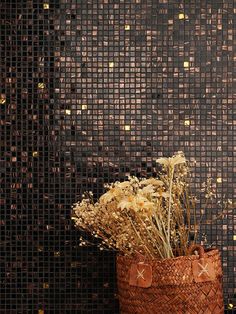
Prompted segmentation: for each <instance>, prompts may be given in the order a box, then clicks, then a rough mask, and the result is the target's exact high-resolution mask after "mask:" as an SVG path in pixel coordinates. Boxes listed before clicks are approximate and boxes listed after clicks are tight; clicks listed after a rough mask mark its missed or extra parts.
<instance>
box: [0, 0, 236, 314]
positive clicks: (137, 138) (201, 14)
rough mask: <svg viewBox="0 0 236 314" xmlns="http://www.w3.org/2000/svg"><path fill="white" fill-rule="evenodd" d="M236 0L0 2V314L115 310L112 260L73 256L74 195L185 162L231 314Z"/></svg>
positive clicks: (235, 235) (94, 253)
mask: <svg viewBox="0 0 236 314" xmlns="http://www.w3.org/2000/svg"><path fill="white" fill-rule="evenodd" d="M235 11H236V3H235V1H234V0H205V1H203V0H201V1H196V0H188V1H187V0H186V1H183V0H180V1H177V0H130V1H128V0H119V1H118V0H110V1H108V0H86V1H84V0H80V1H78V0H54V1H53V0H52V1H51V0H50V1H49V0H45V1H44V2H43V1H41V0H9V1H8V0H2V1H1V3H0V80H1V81H0V82H1V83H0V128H1V133H0V137H1V154H0V162H1V177H0V178H1V179H0V180H1V181H0V182H1V186H0V192H1V197H0V206H1V211H0V215H1V217H0V229H1V239H0V270H1V271H0V277H1V285H0V313H17V314H18V313H22V314H25V313H38V314H43V313H46V314H47V313H82V314H87V313H96V314H97V313H98V314H99V313H108V314H116V313H118V305H117V299H116V287H115V272H114V269H115V268H114V255H113V254H112V253H108V252H107V253H101V252H99V251H98V250H96V249H91V248H90V249H86V248H80V247H79V232H78V231H77V230H76V229H75V228H74V226H73V223H72V222H71V220H70V210H71V208H70V207H71V204H73V203H74V202H75V201H76V200H78V199H79V197H80V195H81V193H82V192H83V191H85V190H88V189H92V190H93V191H94V193H95V195H100V194H101V193H102V191H103V188H102V186H103V183H105V182H111V181H114V180H116V179H123V178H125V177H126V176H127V175H128V174H136V175H139V176H140V175H142V176H147V175H151V174H155V173H156V171H157V169H156V164H155V159H156V158H157V157H159V156H162V155H171V154H173V153H174V152H176V151H178V150H182V151H184V152H185V154H186V156H187V158H188V159H189V160H191V161H194V160H196V164H195V167H194V169H193V180H192V181H193V187H194V190H196V191H200V193H199V197H200V199H201V201H200V202H199V204H198V208H199V209H200V208H202V207H203V206H204V202H205V201H204V192H203V189H204V183H205V182H206V181H207V178H209V177H212V185H213V188H214V190H215V194H216V198H215V199H214V201H213V203H212V204H211V205H208V207H207V208H208V211H207V214H206V215H204V223H205V224H204V227H203V230H202V232H203V233H205V234H206V235H207V240H208V243H214V244H217V245H218V247H219V248H221V251H222V260H223V265H224V274H225V276H224V291H225V303H226V308H228V310H227V312H228V313H231V312H232V311H231V310H230V309H232V308H233V306H234V304H235V306H236V298H235V297H236V280H235V278H236V276H235V262H236V259H235V251H236V250H235V240H236V225H235V216H234V215H233V211H230V212H229V213H228V214H227V215H226V216H224V218H223V219H222V220H218V221H215V222H214V223H213V224H211V225H209V224H208V223H207V221H208V220H209V219H210V218H211V217H215V216H216V215H217V214H218V213H219V212H220V211H221V207H222V204H223V202H224V201H225V200H228V199H229V200H230V201H231V200H232V202H233V201H234V196H235V191H236V189H235V186H234V185H235V183H236V176H235V172H236V170H235V169H236V168H235V164H234V163H235V161H236V153H235V152H236V151H235V147H236V145H235V144H236V133H235V125H236V122H235V121H236V108H235V105H234V104H233V99H235V92H233V79H235V75H234V74H233V73H234V71H235V56H234V41H233V39H234V38H235V37H233V36H234V35H235Z"/></svg>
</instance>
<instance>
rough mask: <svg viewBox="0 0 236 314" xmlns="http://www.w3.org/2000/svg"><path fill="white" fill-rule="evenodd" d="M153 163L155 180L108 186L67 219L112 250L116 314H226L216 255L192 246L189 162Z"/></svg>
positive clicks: (194, 227)
mask: <svg viewBox="0 0 236 314" xmlns="http://www.w3.org/2000/svg"><path fill="white" fill-rule="evenodd" d="M157 163H159V164H160V165H161V167H162V169H161V171H160V173H159V175H158V177H157V178H154V177H151V178H137V177H129V178H128V180H127V181H124V182H115V183H112V184H109V185H107V186H106V187H107V192H106V193H104V194H103V195H102V196H101V197H100V198H99V199H98V201H97V202H95V201H94V200H93V195H92V193H91V192H90V193H87V194H86V195H85V197H84V198H83V199H82V201H80V202H78V203H76V204H74V206H73V217H72V219H73V220H74V222H75V225H76V226H77V227H78V228H79V229H80V230H84V231H86V232H89V233H90V234H92V235H93V236H94V237H96V238H98V239H100V241H98V246H99V247H100V249H101V250H103V249H105V248H108V249H113V250H116V251H117V253H118V254H117V282H118V290H119V300H120V309H121V313H140V314H141V313H150V314H155V313H164V312H166V313H196V314H197V313H216V314H217V313H223V298H222V284H221V280H222V270H221V260H220V255H219V251H218V250H216V249H209V250H204V248H203V247H202V246H199V245H197V244H196V239H197V231H198V225H197V223H196V214H195V197H193V196H192V195H191V193H190V182H189V178H190V176H189V173H190V167H189V163H188V162H187V160H186V158H185V156H184V154H183V153H182V152H179V153H177V154H175V155H174V156H172V157H169V158H159V159H157ZM84 244H87V242H86V240H82V241H81V245H84ZM194 253H195V254H194Z"/></svg>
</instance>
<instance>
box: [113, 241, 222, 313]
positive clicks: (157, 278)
mask: <svg viewBox="0 0 236 314" xmlns="http://www.w3.org/2000/svg"><path fill="white" fill-rule="evenodd" d="M194 251H195V253H196V252H198V254H197V255H196V254H195V255H189V256H180V257H176V258H171V259H165V260H152V261H148V262H146V261H144V260H137V259H131V258H129V257H126V256H117V284H118V294H119V302H120V313H122V314H158V313H160V314H168V313H171V314H175V313H179V314H184V313H186V314H202V313H204V314H221V313H224V305H223V296H222V268H221V259H220V254H219V251H218V250H216V249H212V250H208V251H206V252H204V249H203V247H201V246H198V245H194V246H193V247H191V248H190V251H189V253H190V254H191V253H192V252H194Z"/></svg>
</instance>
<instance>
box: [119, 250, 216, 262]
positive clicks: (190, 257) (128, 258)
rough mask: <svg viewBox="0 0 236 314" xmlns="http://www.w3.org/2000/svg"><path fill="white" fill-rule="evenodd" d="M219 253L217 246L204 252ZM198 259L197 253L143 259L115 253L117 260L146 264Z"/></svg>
mask: <svg viewBox="0 0 236 314" xmlns="http://www.w3.org/2000/svg"><path fill="white" fill-rule="evenodd" d="M218 254H220V251H219V249H217V248H211V249H206V250H205V252H204V256H205V257H213V256H215V255H218ZM197 259H199V255H193V254H192V255H181V256H177V257H172V258H164V259H158V258H154V259H144V260H138V259H137V258H136V257H135V256H129V255H122V254H120V253H118V254H117V256H116V260H117V261H119V260H120V261H126V262H131V263H132V262H134V261H137V262H141V263H148V264H160V263H165V262H166V263H171V262H172V263H174V262H178V261H194V260H197Z"/></svg>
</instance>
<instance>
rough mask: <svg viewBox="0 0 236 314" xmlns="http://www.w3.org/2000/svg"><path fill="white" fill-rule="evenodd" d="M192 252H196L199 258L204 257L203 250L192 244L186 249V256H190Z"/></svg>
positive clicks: (199, 246)
mask: <svg viewBox="0 0 236 314" xmlns="http://www.w3.org/2000/svg"><path fill="white" fill-rule="evenodd" d="M194 251H198V254H199V257H200V258H203V257H204V252H205V251H204V248H203V246H201V245H199V244H192V245H191V246H190V247H189V249H188V254H189V255H191V254H192V253H193V252H194Z"/></svg>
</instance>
